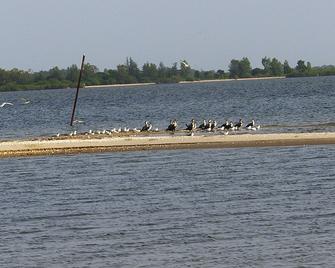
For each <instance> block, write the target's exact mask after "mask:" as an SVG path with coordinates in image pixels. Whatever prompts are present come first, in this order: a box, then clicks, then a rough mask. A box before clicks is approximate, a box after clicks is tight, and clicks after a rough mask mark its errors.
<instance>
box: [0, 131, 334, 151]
mask: <svg viewBox="0 0 335 268" xmlns="http://www.w3.org/2000/svg"><path fill="white" fill-rule="evenodd" d="M321 144H335V133H333V132H331V133H281V134H257V133H255V134H234V135H195V136H186V135H181V136H177V135H163V136H159V135H154V134H150V135H147V136H135V135H134V136H124V137H102V138H96V137H87V136H76V137H66V138H62V139H58V138H48V139H46V138H44V139H43V138H41V139H35V140H16V141H2V142H0V157H14V156H34V155H55V154H74V153H96V152H123V151H140V150H164V149H199V148H239V147H266V146H302V145H321Z"/></svg>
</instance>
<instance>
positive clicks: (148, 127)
mask: <svg viewBox="0 0 335 268" xmlns="http://www.w3.org/2000/svg"><path fill="white" fill-rule="evenodd" d="M151 129H152V124H151V123H149V122H148V121H145V122H144V126H143V127H142V130H141V131H150V130H151Z"/></svg>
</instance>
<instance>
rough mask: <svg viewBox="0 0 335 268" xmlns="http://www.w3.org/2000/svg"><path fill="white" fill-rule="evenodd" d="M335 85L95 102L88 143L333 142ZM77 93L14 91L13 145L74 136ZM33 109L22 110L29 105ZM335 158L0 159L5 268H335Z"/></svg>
mask: <svg viewBox="0 0 335 268" xmlns="http://www.w3.org/2000/svg"><path fill="white" fill-rule="evenodd" d="M334 85H335V78H334V77H326V78H304V79H285V80H271V81H270V80H269V81H243V82H242V81H233V82H227V83H214V84H213V83H210V84H192V85H191V84H187V85H157V86H148V87H140V88H119V89H117V88H116V89H99V90H82V91H81V92H80V98H79V102H78V105H79V106H78V118H80V119H81V120H82V121H84V122H83V123H81V124H77V125H76V126H75V128H76V129H78V131H80V130H85V129H87V128H92V129H95V128H96V129H98V128H107V127H110V126H115V127H117V126H123V125H127V126H130V127H138V125H142V124H143V121H144V120H146V119H150V120H151V121H152V122H153V124H154V125H156V126H157V127H159V128H163V127H165V125H166V123H167V122H168V120H169V119H170V118H177V119H178V120H179V121H180V122H181V123H187V122H188V121H189V120H190V118H192V117H193V118H196V119H197V120H200V119H208V118H214V119H217V120H218V121H221V120H224V119H225V118H229V119H232V120H238V118H240V117H241V118H243V119H245V120H248V119H250V118H255V119H256V121H257V122H259V123H260V124H261V125H262V126H263V127H262V128H261V130H260V131H263V132H276V131H279V132H289V131H299V132H309V131H333V130H334V121H335V120H334V109H333V103H334V101H335V94H334ZM73 93H74V91H73V90H49V91H27V92H8V93H1V94H0V101H2V102H4V101H8V102H12V103H13V105H12V106H11V105H9V106H5V107H3V108H1V110H0V112H1V129H2V131H1V137H2V139H13V138H21V137H26V136H36V135H52V134H53V133H55V132H66V131H70V130H71V128H69V127H68V126H67V124H68V120H69V115H70V110H71V109H70V108H69V107H70V106H71V100H70V98H72V97H73ZM22 97H23V98H27V99H29V100H31V102H30V103H29V104H23V100H21V98H22ZM334 159H335V147H334V146H297V147H276V148H238V149H236V148H235V149H210V150H209V149H202V150H168V151H145V152H125V153H104V154H82V155H66V156H54V157H32V158H8V159H1V160H0V189H1V195H0V266H1V267H334V265H335V254H334V252H335V243H334V241H335V226H334V224H333V223H334V220H335V167H334Z"/></svg>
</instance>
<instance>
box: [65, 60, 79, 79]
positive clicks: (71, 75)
mask: <svg viewBox="0 0 335 268" xmlns="http://www.w3.org/2000/svg"><path fill="white" fill-rule="evenodd" d="M78 78H79V69H78V67H77V65H75V64H72V65H71V66H70V67H68V68H67V69H66V75H65V79H66V80H69V81H71V82H77V81H78Z"/></svg>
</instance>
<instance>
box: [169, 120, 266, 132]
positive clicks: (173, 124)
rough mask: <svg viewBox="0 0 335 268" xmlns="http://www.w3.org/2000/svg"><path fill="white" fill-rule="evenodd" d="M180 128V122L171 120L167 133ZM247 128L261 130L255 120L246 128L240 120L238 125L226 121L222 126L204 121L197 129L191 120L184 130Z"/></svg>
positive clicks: (210, 121)
mask: <svg viewBox="0 0 335 268" xmlns="http://www.w3.org/2000/svg"><path fill="white" fill-rule="evenodd" d="M177 127H178V122H177V120H176V119H174V120H171V121H170V124H169V126H168V127H167V129H166V130H167V131H176V130H177ZM243 127H244V128H245V129H247V130H257V129H260V125H256V123H255V120H254V119H252V120H251V122H249V123H248V124H247V125H246V126H244V123H243V120H242V119H240V120H239V121H238V122H237V123H233V122H232V121H228V120H226V122H225V123H223V124H222V125H220V126H219V125H218V123H217V121H215V120H211V119H209V120H208V121H206V120H203V121H202V123H201V124H200V125H199V126H198V127H197V123H196V121H195V120H194V119H192V120H191V122H190V123H189V124H186V128H185V129H184V130H188V131H196V130H203V131H215V130H224V131H230V130H233V131H234V130H240V129H241V128H243Z"/></svg>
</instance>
